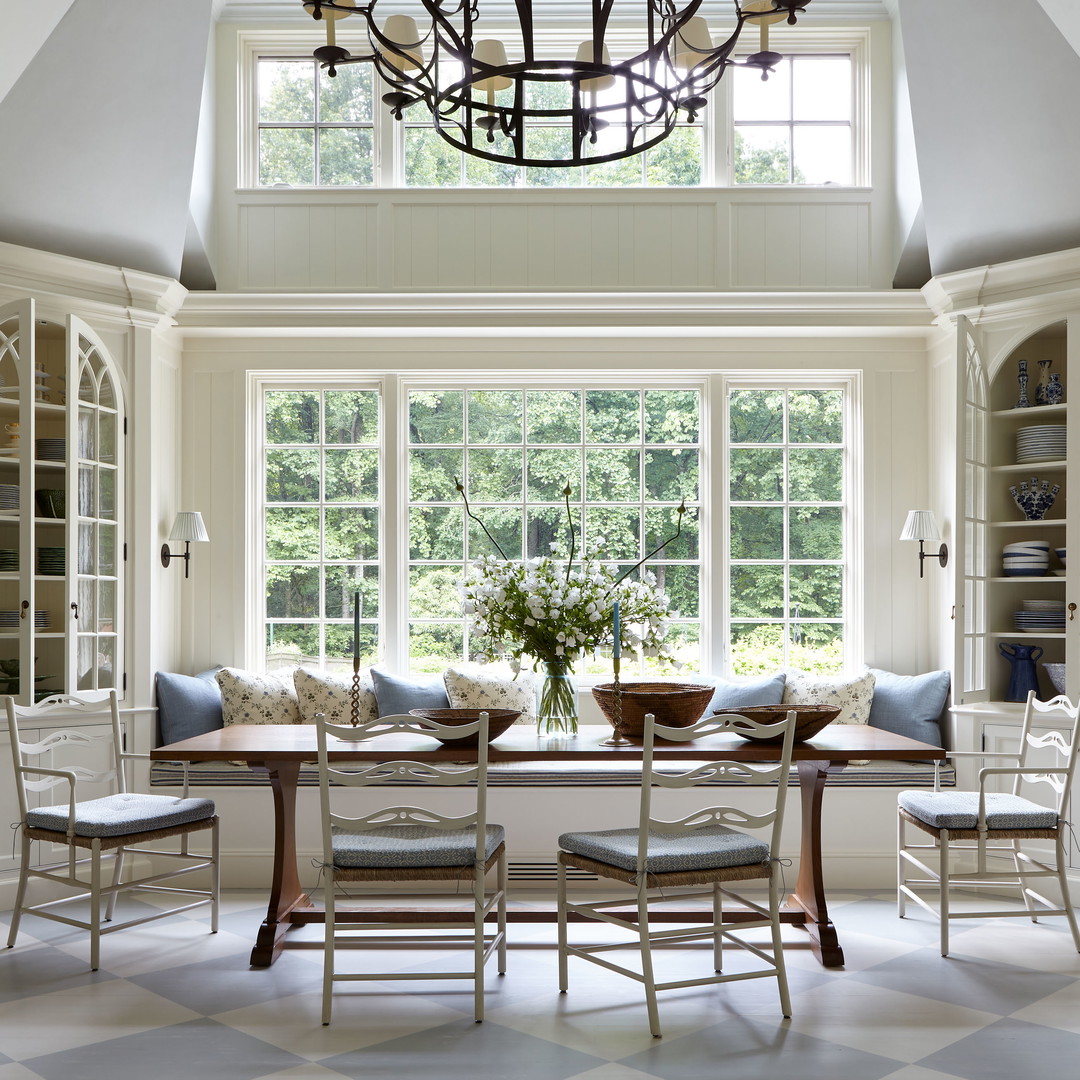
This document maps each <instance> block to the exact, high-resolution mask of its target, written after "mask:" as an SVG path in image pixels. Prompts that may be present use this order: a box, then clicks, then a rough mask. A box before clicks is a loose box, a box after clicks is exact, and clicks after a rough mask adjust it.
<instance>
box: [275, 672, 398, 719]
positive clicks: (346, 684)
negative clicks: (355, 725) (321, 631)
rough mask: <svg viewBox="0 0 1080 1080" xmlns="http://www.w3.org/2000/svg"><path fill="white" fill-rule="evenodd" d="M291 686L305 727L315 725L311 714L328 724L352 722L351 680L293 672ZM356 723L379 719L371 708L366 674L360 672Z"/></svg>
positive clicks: (369, 681)
mask: <svg viewBox="0 0 1080 1080" xmlns="http://www.w3.org/2000/svg"><path fill="white" fill-rule="evenodd" d="M293 685H294V686H295V687H296V698H297V701H298V702H299V704H300V715H301V717H302V718H303V721H304V723H305V724H313V723H314V722H315V714H316V713H322V714H323V715H324V716H325V717H326V719H327V720H328V721H329V722H330V723H331V724H348V723H351V722H352V685H353V684H352V676H351V675H350V676H347V677H346V676H345V675H328V674H327V673H326V672H324V671H305V670H304V669H303V668H297V669H296V670H295V671H294V672H293ZM358 705H359V712H358V719H359V722H360V723H361V724H366V723H368V722H369V721H371V720H377V719H378V717H379V707H378V706H377V705H376V704H375V684H374V682H373V681H372V679H371V673H370V672H368V671H361V672H360V689H359V701H358Z"/></svg>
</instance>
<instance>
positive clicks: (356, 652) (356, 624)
mask: <svg viewBox="0 0 1080 1080" xmlns="http://www.w3.org/2000/svg"><path fill="white" fill-rule="evenodd" d="M352 655H353V659H354V660H359V659H360V590H359V589H357V590H356V592H354V593H353V601H352Z"/></svg>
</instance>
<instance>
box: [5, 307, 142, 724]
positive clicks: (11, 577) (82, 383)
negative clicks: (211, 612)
mask: <svg viewBox="0 0 1080 1080" xmlns="http://www.w3.org/2000/svg"><path fill="white" fill-rule="evenodd" d="M124 426H125V420H124V411H123V405H122V399H121V394H120V383H119V381H118V378H117V375H116V370H115V367H114V365H113V363H112V360H111V358H110V357H109V355H108V353H107V351H106V349H105V348H104V346H103V345H102V343H101V342H100V340H99V339H98V338H97V337H96V336H95V335H94V333H93V332H92V331H91V330H90V328H89V327H88V326H87V325H86V324H85V323H83V322H82V321H81V320H80V319H78V318H76V317H74V316H68V317H66V318H65V319H64V320H63V321H62V322H60V321H53V320H51V319H49V318H41V317H39V315H38V312H37V309H36V305H35V303H34V301H33V300H30V299H27V300H24V301H19V302H16V303H14V304H9V305H7V306H4V307H0V679H2V680H3V681H0V693H10V694H14V695H15V696H16V697H17V698H18V699H19V701H20V702H21V703H24V704H25V703H29V702H31V701H33V700H36V699H38V698H41V697H44V696H47V695H48V694H51V693H57V692H60V691H75V690H91V689H106V688H111V687H116V688H118V689H121V690H122V689H123V661H122V657H123V651H122V648H121V642H122V626H121V620H122V613H123V610H124V606H123V595H122V594H123V580H122V574H121V568H122V564H123V558H124V541H123V536H122V522H123V512H122V511H123V507H122V499H123V491H124V485H123V445H124V438H123V435H124Z"/></svg>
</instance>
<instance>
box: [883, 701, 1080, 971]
mask: <svg viewBox="0 0 1080 1080" xmlns="http://www.w3.org/2000/svg"><path fill="white" fill-rule="evenodd" d="M1078 717H1080V708H1078V707H1077V706H1076V705H1074V704H1072V703H1071V702H1070V701H1069V699H1068V698H1065V697H1056V698H1054V699H1053V700H1052V701H1047V702H1043V701H1039V700H1038V699H1037V698H1036V697H1035V694H1034V692H1032V693H1029V694H1028V699H1027V705H1026V707H1025V709H1024V724H1023V727H1022V729H1021V731H1020V748H1019V751H1018V752H1017V753H1013V754H1000V753H989V752H987V753H983V752H980V751H974V752H961V753H953V754H951V755H950V756H952V757H981V758H998V759H1005V760H1006V761H1007V762H1008V764H1002V765H993V766H987V767H985V768H982V769H980V770H979V789H978V791H901V792H900V793H899V795H898V796H897V800H898V802H899V825H898V843H897V854H898V859H897V884H898V888H897V906H898V911H899V915H900V917H901V918H903V917H904V915H905V913H906V901H908V900H912V901H914V902H915V903H916V904H918V905H919V906H920V907H922V908H924V909H925V910H926V911H928V912H930V914H931V915H934V916H935V917H936V918H938V919H939V920H940V922H941V955H942V956H948V954H949V921H950V919H990V918H1030V919H1031V921H1032V922H1037V921H1038V918H1039V916H1040V915H1064V916H1065V918H1066V920H1067V922H1068V926H1069V931H1070V932H1071V934H1072V940H1073V945H1074V946H1075V948H1076V949H1077V951H1078V952H1080V933H1078V932H1077V924H1076V915H1075V913H1074V911H1073V908H1072V901H1071V899H1070V897H1069V881H1068V877H1067V876H1066V857H1065V837H1066V834H1067V830H1068V825H1069V823H1068V822H1067V821H1066V820H1065V814H1066V807H1067V805H1068V800H1069V792H1070V789H1071V787H1072V779H1073V773H1074V771H1075V769H1076V756H1077V751H1078V747H1080V739H1078V736H1080V719H1078ZM1036 754H1039V755H1041V757H1040V759H1039V760H1038V761H1033V758H1034V756H1035V755H1036ZM1003 779H1004V780H1007V781H1011V783H1009V784H1008V785H1007V786H1008V787H1009V788H1010V790H1009V791H1007V792H1001V791H995V790H994V788H995V787H998V786H1000V784H1001V781H1002V780H1003ZM1021 791H1025V792H1027V793H1029V794H1030V795H1031V798H1026V797H1025V796H1024V795H1021V794H1020V792H1021ZM1040 793H1044V794H1040ZM909 826H911V827H913V828H914V829H916V830H918V832H919V833H925V834H929V835H930V836H931V837H932V838H933V839H932V841H931V842H930V843H917V842H915V841H913V840H911V841H909V839H908V827H909ZM1033 840H1035V841H1038V840H1044V841H1045V840H1049V841H1052V842H1053V845H1054V852H1055V853H1054V862H1055V865H1053V866H1051V865H1050V864H1049V862H1047V861H1046V860H1045V856H1044V855H1041V854H1039V853H1033V852H1032V851H1031V845H1030V843H1029V841H1033ZM927 859H930V860H931V861H930V862H929V863H928V862H927ZM915 874H917V875H918V876H912V875H915ZM1040 878H1043V879H1045V878H1056V879H1057V884H1058V888H1059V889H1060V892H1061V902H1060V903H1054V902H1052V901H1050V900H1048V899H1047V898H1046V897H1044V896H1043V895H1041V894H1040V893H1039V892H1037V891H1036V889H1035V887H1034V886H1035V885H1036V884H1037V883H1038V879H1040ZM963 889H966V890H969V891H974V892H976V893H978V892H982V893H987V892H988V891H990V890H1000V889H1006V890H1008V891H1010V892H1012V893H1013V894H1014V895H1015V894H1016V893H1017V892H1019V895H1020V897H1021V898H1022V899H1023V906H1022V907H1020V906H1017V907H1015V908H1005V909H995V910H989V911H987V910H979V911H956V910H954V909H953V907H952V906H951V903H950V893H951V892H952V891H953V890H963ZM920 890H923V891H926V890H930V892H929V894H928V896H924V895H923V893H922V892H921V891H920ZM935 897H936V900H937V907H936V908H935V907H934V906H933V904H932V903H931V902H930V899H932V898H935Z"/></svg>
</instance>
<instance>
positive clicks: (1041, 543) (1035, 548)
mask: <svg viewBox="0 0 1080 1080" xmlns="http://www.w3.org/2000/svg"><path fill="white" fill-rule="evenodd" d="M1001 563H1002V572H1003V573H1004V574H1005V576H1006V577H1045V576H1046V573H1047V571H1048V570H1049V569H1050V544H1049V542H1048V541H1046V540H1023V541H1020V542H1018V543H1015V544H1006V545H1005V547H1004V548H1003V549H1002V552H1001Z"/></svg>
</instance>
